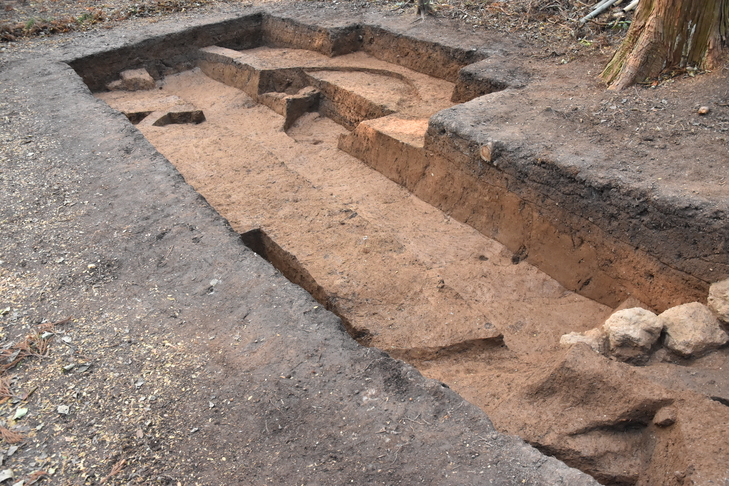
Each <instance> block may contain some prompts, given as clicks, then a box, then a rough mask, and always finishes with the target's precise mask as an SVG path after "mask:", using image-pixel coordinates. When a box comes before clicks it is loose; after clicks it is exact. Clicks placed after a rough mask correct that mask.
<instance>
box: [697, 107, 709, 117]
mask: <svg viewBox="0 0 729 486" xmlns="http://www.w3.org/2000/svg"><path fill="white" fill-rule="evenodd" d="M710 111H711V109H709V107H708V106H702V107H701V108H699V110H698V114H699V115H708V114H709V112H710Z"/></svg>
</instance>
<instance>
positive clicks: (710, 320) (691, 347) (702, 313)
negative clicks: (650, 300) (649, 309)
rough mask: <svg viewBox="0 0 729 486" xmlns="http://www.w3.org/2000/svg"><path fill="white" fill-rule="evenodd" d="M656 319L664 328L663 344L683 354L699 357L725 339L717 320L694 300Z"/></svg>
mask: <svg viewBox="0 0 729 486" xmlns="http://www.w3.org/2000/svg"><path fill="white" fill-rule="evenodd" d="M658 318H659V320H660V321H661V322H662V323H663V325H664V326H665V329H666V337H665V340H664V345H665V346H666V347H667V348H668V349H670V350H671V351H673V352H674V353H677V354H679V355H681V356H684V357H699V356H703V355H705V354H707V353H709V352H711V351H713V350H714V349H717V348H719V347H720V346H723V345H724V344H726V343H727V342H728V341H729V336H728V335H727V333H726V332H724V330H723V329H722V328H721V324H720V323H719V320H718V319H717V318H716V317H715V316H714V314H713V313H712V312H711V310H709V308H708V307H706V306H705V305H703V304H700V303H698V302H692V303H690V304H683V305H679V306H676V307H672V308H670V309H668V310H667V311H665V312H664V313H663V314H661V315H660V316H658Z"/></svg>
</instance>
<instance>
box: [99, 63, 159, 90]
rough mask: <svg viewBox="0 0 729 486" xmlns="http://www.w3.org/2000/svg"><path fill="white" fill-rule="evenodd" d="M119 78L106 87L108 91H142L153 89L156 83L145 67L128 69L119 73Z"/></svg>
mask: <svg viewBox="0 0 729 486" xmlns="http://www.w3.org/2000/svg"><path fill="white" fill-rule="evenodd" d="M119 77H120V78H121V79H119V80H117V81H112V82H111V83H109V84H108V85H106V87H107V88H108V89H109V91H118V90H126V91H144V90H148V89H154V88H155V86H156V84H155V82H154V79H153V78H152V76H150V75H149V73H148V72H147V70H146V69H144V68H142V69H128V70H126V71H122V72H121V73H120V74H119Z"/></svg>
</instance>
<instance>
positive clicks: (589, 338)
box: [559, 328, 607, 354]
mask: <svg viewBox="0 0 729 486" xmlns="http://www.w3.org/2000/svg"><path fill="white" fill-rule="evenodd" d="M580 343H581V344H587V345H588V346H589V347H590V348H592V350H593V351H595V352H596V353H599V354H605V352H606V350H607V335H606V334H605V332H604V331H603V330H602V329H601V328H595V329H590V330H589V331H587V332H584V333H582V332H571V333H569V334H564V335H563V336H562V337H561V338H560V339H559V344H560V346H563V347H569V346H573V345H575V344H580Z"/></svg>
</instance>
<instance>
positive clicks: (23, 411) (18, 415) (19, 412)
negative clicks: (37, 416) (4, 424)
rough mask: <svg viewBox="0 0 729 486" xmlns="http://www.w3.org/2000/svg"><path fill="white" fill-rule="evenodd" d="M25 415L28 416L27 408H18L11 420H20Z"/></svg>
mask: <svg viewBox="0 0 729 486" xmlns="http://www.w3.org/2000/svg"><path fill="white" fill-rule="evenodd" d="M27 414H28V409H27V408H22V407H21V408H18V409H17V410H15V415H13V420H20V419H22V418H23V417H25V416H26V415H27Z"/></svg>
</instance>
